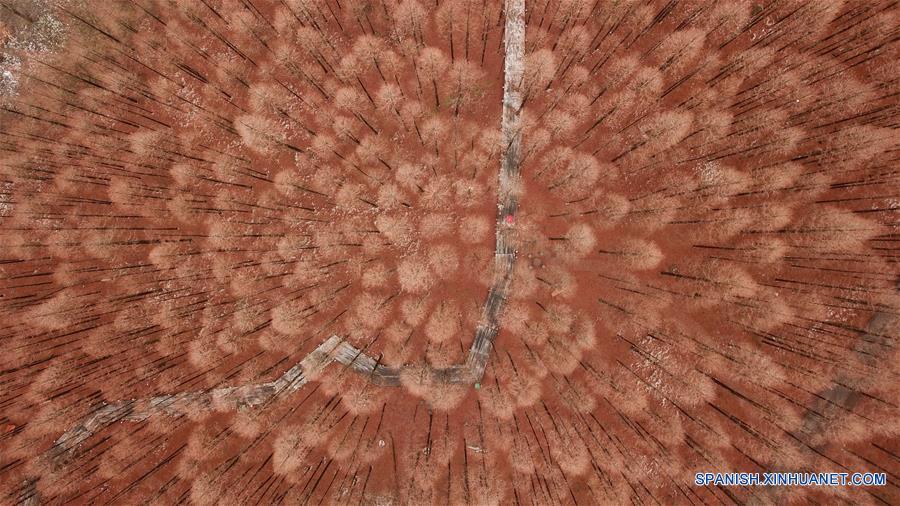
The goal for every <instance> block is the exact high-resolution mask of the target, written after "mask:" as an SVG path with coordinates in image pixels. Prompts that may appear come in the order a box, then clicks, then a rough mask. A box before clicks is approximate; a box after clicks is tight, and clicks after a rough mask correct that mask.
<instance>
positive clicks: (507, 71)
mask: <svg viewBox="0 0 900 506" xmlns="http://www.w3.org/2000/svg"><path fill="white" fill-rule="evenodd" d="M505 20H506V26H505V32H504V45H505V49H506V51H505V56H504V68H503V72H504V79H503V81H504V82H503V114H502V119H501V125H500V128H501V136H502V141H503V143H504V146H503V149H502V152H501V153H502V155H501V160H500V171H499V183H498V187H497V222H496V245H495V251H494V269H493V282H492V284H491V287H490V289H489V290H488V294H487V298H486V300H485V303H484V308H483V310H482V316H481V320H480V321H479V323H478V326H477V327H476V330H475V339H474V341H473V342H472V346H471V348H470V349H469V354H468V357H467V358H466V361H465V362H463V363H462V364H457V365H453V366H450V367H447V368H426V369H425V373H426V374H430V375H431V377H432V378H431V379H432V380H433V381H435V382H438V383H452V384H468V383H476V382H479V381H481V378H482V376H484V370H485V367H486V366H487V361H488V358H489V356H490V353H491V348H492V346H493V342H494V339H495V338H496V337H497V333H498V332H499V331H500V315H501V312H502V310H503V307H504V306H505V304H506V299H507V297H508V294H509V287H510V285H511V282H512V277H513V269H514V267H515V261H516V248H517V243H516V238H515V215H516V210H517V209H518V205H519V197H520V193H521V184H520V181H519V163H520V155H519V153H520V148H521V144H522V131H521V126H520V114H519V113H520V110H521V108H522V92H521V87H522V77H523V74H524V61H525V0H506V2H505ZM332 362H337V363H339V364H342V365H344V366H346V367H347V368H348V369H349V370H352V371H354V372H356V373H359V374H364V375H367V376H369V380H370V381H371V382H372V383H373V384H375V385H380V386H389V387H397V386H400V385H401V375H402V373H403V371H404V370H411V369H412V368H416V370H421V367H416V366H412V365H405V366H401V367H386V366H383V365H380V364H379V363H378V362H377V361H376V360H375V359H373V358H372V357H370V356H368V355H366V354H364V353H362V351H361V350H359V349H357V348H356V347H354V346H353V345H352V344H350V343H348V342H347V341H345V340H343V339H342V338H341V337H339V336H337V335H332V336H330V337H328V338H327V339H326V340H325V341H324V342H323V343H322V344H320V345H319V346H318V347H316V349H315V350H313V351H312V352H310V353H309V354H308V355H306V356H305V357H304V358H303V359H302V360H301V361H300V362H299V363H297V364H296V365H294V366H293V367H291V368H290V369H288V370H287V371H286V372H285V373H284V374H282V375H281V376H280V377H279V378H277V379H275V380H274V381H270V382H267V383H260V384H251V385H243V386H237V387H225V388H216V389H211V390H203V391H196V392H183V393H178V394H171V395H160V396H157V397H151V398H145V399H131V400H124V401H118V402H113V403H107V404H103V405H101V406H100V407H98V408H97V409H96V410H94V411H93V412H92V413H91V414H89V415H88V416H86V417H85V418H83V419H82V420H80V421H79V422H78V423H77V424H75V425H74V426H73V427H71V428H70V429H69V430H67V431H66V432H64V433H63V434H62V435H61V436H60V437H59V438H58V439H57V440H56V441H55V442H54V444H53V446H51V447H50V449H48V450H47V451H46V452H45V453H44V454H43V455H42V456H41V458H43V459H48V460H49V461H50V463H51V464H52V465H54V466H58V465H60V464H62V463H63V462H65V461H66V460H68V458H70V456H71V455H72V454H73V452H74V451H75V450H76V449H77V448H78V447H79V445H80V444H81V443H83V442H84V441H86V440H87V439H88V438H90V437H91V436H92V435H94V434H96V433H97V432H99V431H101V430H103V429H105V428H107V427H109V426H110V425H112V424H114V423H116V422H122V421H127V422H141V421H144V420H147V419H148V418H150V417H151V416H156V415H168V416H177V415H190V414H193V413H200V412H204V411H213V410H215V411H226V410H236V409H243V408H247V407H256V406H260V405H263V404H267V403H270V402H272V401H274V400H275V399H276V398H278V397H279V396H282V395H285V394H289V393H291V392H294V391H296V390H298V389H299V388H300V387H302V386H303V385H304V384H306V382H307V381H309V380H310V379H312V378H315V377H316V376H317V375H318V374H319V373H320V372H321V371H322V370H323V369H324V368H325V367H327V366H328V365H329V364H331V363H332ZM37 480H38V478H32V479H29V480H27V481H26V483H25V484H24V485H23V488H22V493H21V494H20V496H19V503H20V504H39V503H40V496H39V494H38V492H37V490H36V486H35V485H36V482H37Z"/></svg>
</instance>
